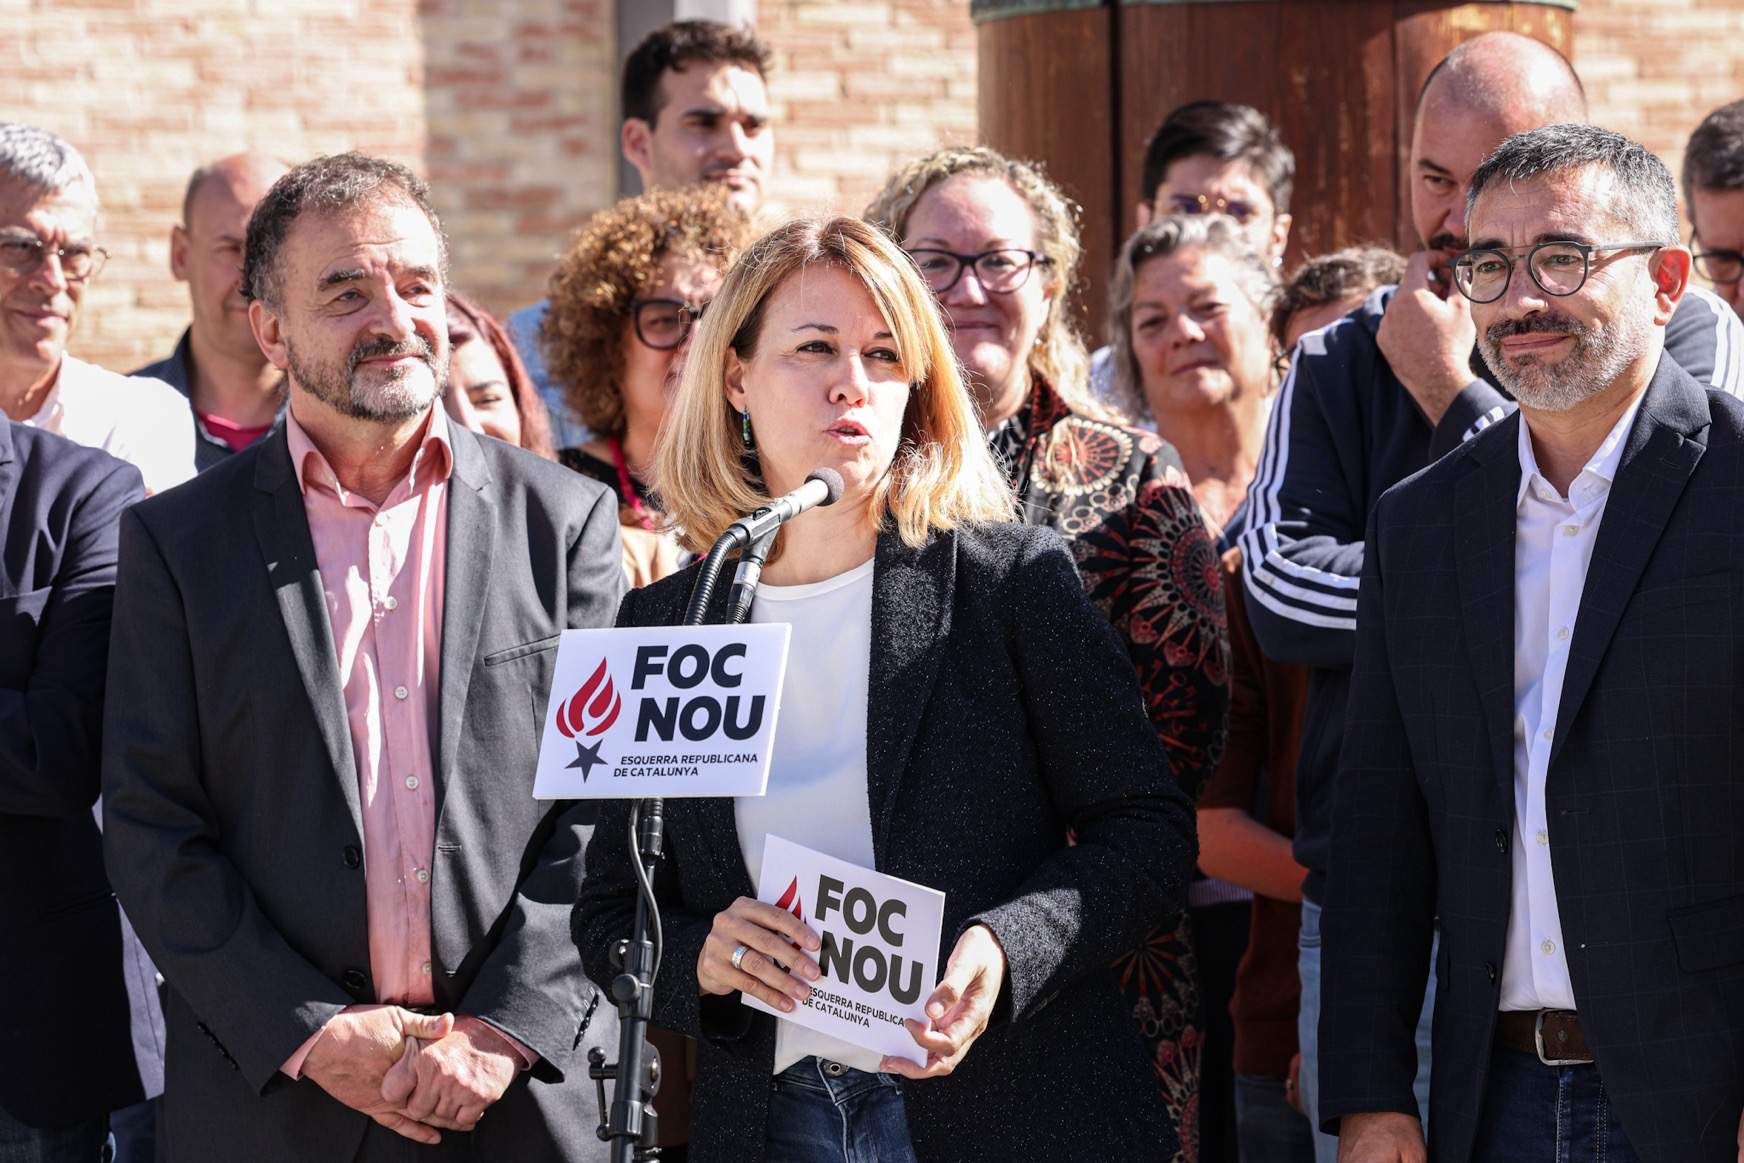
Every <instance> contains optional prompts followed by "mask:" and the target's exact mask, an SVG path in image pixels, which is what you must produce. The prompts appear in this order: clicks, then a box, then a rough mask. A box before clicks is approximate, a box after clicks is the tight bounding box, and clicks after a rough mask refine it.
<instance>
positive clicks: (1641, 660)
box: [1320, 359, 1744, 1163]
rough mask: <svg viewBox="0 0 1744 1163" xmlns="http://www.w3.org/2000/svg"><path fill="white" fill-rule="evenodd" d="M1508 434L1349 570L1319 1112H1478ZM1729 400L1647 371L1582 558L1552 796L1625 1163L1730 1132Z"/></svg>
mask: <svg viewBox="0 0 1744 1163" xmlns="http://www.w3.org/2000/svg"><path fill="white" fill-rule="evenodd" d="M1520 423H1521V421H1520V419H1519V418H1518V417H1517V416H1515V417H1510V418H1508V419H1507V420H1505V421H1502V422H1501V423H1499V424H1497V425H1496V426H1495V428H1496V430H1495V431H1490V432H1485V433H1483V434H1482V435H1480V436H1478V437H1477V438H1476V439H1474V440H1472V441H1470V442H1469V443H1467V444H1466V445H1465V446H1464V447H1463V448H1461V449H1459V450H1458V451H1456V452H1454V453H1453V454H1451V455H1449V456H1447V457H1446V458H1444V459H1442V460H1440V461H1438V462H1437V463H1436V464H1435V465H1434V466H1432V467H1431V468H1429V469H1428V470H1426V471H1424V472H1423V473H1422V474H1420V475H1418V476H1416V477H1414V478H1412V479H1411V480H1409V481H1407V482H1406V483H1404V484H1402V485H1400V486H1399V487H1398V488H1396V489H1393V490H1391V491H1390V492H1388V493H1387V494H1386V495H1384V496H1383V497H1382V498H1381V499H1380V502H1379V503H1378V504H1377V505H1376V506H1375V513H1374V520H1373V523H1372V525H1371V526H1370V537H1371V540H1370V544H1371V546H1372V548H1373V551H1372V552H1371V553H1369V554H1368V555H1367V560H1366V561H1365V562H1364V563H1363V576H1362V599H1361V606H1360V609H1359V611H1358V617H1357V636H1356V637H1357V647H1356V665H1355V671H1354V676H1353V679H1352V684H1351V698H1350V719H1349V723H1348V726H1347V739H1346V741H1345V747H1344V757H1343V760H1342V762H1341V764H1340V767H1339V775H1338V781H1339V782H1338V792H1337V795H1336V797H1335V800H1336V802H1335V804H1334V810H1333V832H1332V844H1331V853H1330V855H1331V875H1330V876H1329V878H1328V880H1327V898H1326V913H1325V917H1324V918H1323V922H1322V928H1321V935H1322V938H1323V940H1324V947H1323V949H1322V954H1321V956H1322V966H1321V980H1322V982H1323V985H1324V992H1323V994H1322V1004H1321V1017H1320V1114H1321V1117H1322V1119H1323V1120H1326V1121H1327V1122H1329V1123H1330V1122H1336V1121H1337V1120H1338V1118H1339V1117H1340V1116H1342V1115H1346V1114H1352V1113H1356V1112H1359V1111H1398V1112H1404V1113H1410V1114H1412V1115H1415V1114H1416V1113H1417V1104H1416V1101H1415V1099H1414V1098H1413V1096H1412V1091H1411V1084H1412V1078H1413V1076H1414V1074H1415V1073H1416V1068H1417V1056H1416V1048H1415V1042H1414V1039H1413V1030H1414V1028H1415V1026H1416V1024H1417V1013H1418V1010H1419V1009H1420V1007H1421V1006H1422V1004H1423V987H1424V977H1425V974H1426V972H1427V969H1428V965H1429V951H1430V941H1431V937H1432V929H1431V926H1432V923H1433V921H1434V919H1435V918H1437V917H1438V918H1439V919H1440V928H1441V946H1440V953H1439V954H1438V958H1437V963H1436V966H1435V972H1436V981H1437V990H1436V995H1435V1032H1434V1049H1433V1052H1432V1057H1433V1060H1434V1063H1435V1070H1434V1075H1433V1079H1432V1082H1431V1089H1430V1100H1429V1135H1430V1141H1429V1157H1430V1158H1431V1159H1434V1160H1437V1161H1438V1163H1465V1161H1466V1160H1468V1159H1469V1158H1470V1157H1471V1151H1472V1143H1473V1137H1474V1135H1475V1133H1476V1130H1477V1128H1478V1126H1480V1125H1481V1121H1482V1119H1483V1118H1484V1117H1485V1116H1484V1112H1483V1110H1482V1102H1483V1096H1484V1087H1485V1079H1486V1073H1487V1069H1488V1065H1489V1061H1490V1052H1491V1043H1492V1039H1493V1037H1494V1028H1495V1021H1496V1013H1497V1009H1498V1006H1499V1004H1500V1000H1501V969H1502V964H1503V957H1504V951H1505V949H1506V946H1507V933H1508V919H1509V913H1510V910H1511V907H1512V896H1511V885H1512V873H1513V866H1512V857H1511V853H1510V847H1511V845H1512V843H1513V835H1514V826H1513V825H1514V810H1515V807H1514V798H1515V793H1514V745H1513V739H1514V725H1513V720H1514V708H1515V702H1514V589H1515V563H1514V535H1515V522H1516V500H1517V497H1518V492H1519V483H1520V461H1519V455H1518V452H1517V445H1518V437H1519V425H1520ZM1741 498H1744V403H1741V402H1740V401H1738V400H1736V399H1734V398H1732V397H1730V396H1727V395H1726V394H1724V393H1722V392H1718V391H1713V390H1707V389H1704V387H1703V386H1702V385H1701V384H1700V383H1698V382H1697V381H1696V380H1695V379H1694V378H1692V377H1691V376H1689V375H1688V374H1686V373H1685V372H1684V371H1683V370H1682V369H1681V368H1679V367H1678V366H1677V364H1676V363H1674V362H1673V361H1672V360H1670V359H1662V360H1661V361H1660V363H1659V367H1658V370H1657V372H1656V373H1655V375H1654V378H1653V380H1652V383H1651V384H1650V385H1649V387H1648V389H1647V395H1646V398H1645V399H1644V401H1643V402H1642V405H1641V410H1640V412H1639V413H1638V414H1637V416H1636V420H1635V424H1634V427H1633V428H1632V429H1631V430H1630V432H1629V435H1628V437H1627V439H1626V442H1625V445H1624V452H1623V457H1622V462H1621V464H1620V466H1619V468H1618V471H1617V477H1616V480H1615V481H1614V482H1613V484H1612V485H1611V490H1610V495H1609V498H1608V500H1607V501H1606V503H1605V511H1604V516H1603V518H1602V520H1601V523H1600V525H1599V531H1598V536H1597V539H1596V541H1595V544H1594V546H1593V556H1592V563H1591V565H1590V566H1589V567H1588V571H1587V576H1586V584H1585V588H1584V589H1583V591H1582V594H1581V603H1580V612H1579V614H1578V615H1577V616H1576V619H1575V624H1574V636H1573V638H1572V639H1571V640H1570V644H1569V656H1568V670H1567V674H1566V677H1565V678H1564V680H1563V688H1562V700H1561V705H1560V709H1559V711H1558V714H1557V721H1556V724H1555V726H1554V728H1553V731H1554V734H1553V736H1552V738H1553V739H1554V743H1553V745H1552V750H1551V753H1550V767H1549V771H1548V774H1547V777H1546V782H1545V807H1546V816H1547V819H1548V820H1549V823H1550V827H1549V837H1550V858H1551V865H1552V868H1553V870H1554V873H1555V882H1556V901H1557V908H1558V912H1559V913H1560V917H1561V922H1562V936H1563V942H1562V946H1563V954H1564V956H1566V957H1567V959H1568V969H1569V979H1570V982H1571V983H1572V985H1573V986H1574V996H1575V1003H1576V1007H1577V1008H1578V1010H1579V1011H1580V1018H1581V1028H1582V1030H1583V1032H1584V1033H1585V1034H1586V1037H1587V1042H1588V1044H1589V1045H1590V1046H1591V1048H1592V1051H1593V1054H1594V1057H1595V1059H1596V1060H1597V1062H1598V1067H1599V1072H1600V1074H1601V1075H1602V1076H1603V1078H1604V1080H1605V1094H1606V1096H1607V1098H1608V1099H1609V1101H1610V1102H1611V1104H1612V1106H1613V1107H1614V1108H1615V1110H1616V1112H1617V1116H1618V1118H1619V1119H1620V1120H1621V1122H1622V1124H1623V1131H1624V1134H1625V1135H1626V1136H1627V1137H1628V1140H1629V1143H1630V1146H1632V1147H1633V1148H1634V1150H1635V1154H1636V1155H1638V1156H1639V1157H1640V1159H1641V1160H1642V1163H1721V1161H1722V1160H1723V1161H1724V1163H1733V1160H1735V1159H1736V1158H1737V1151H1738V1147H1737V1142H1736V1135H1737V1130H1738V1117H1739V1113H1740V1111H1741V1110H1744V858H1741V856H1740V854H1741V853H1744V716H1741V715H1740V714H1739V690H1740V687H1739V681H1740V665H1741V664H1744V634H1741V632H1744V614H1741V613H1740V606H1739V600H1740V586H1741V582H1740V579H1741V578H1744V504H1741V503H1740V500H1741Z"/></svg>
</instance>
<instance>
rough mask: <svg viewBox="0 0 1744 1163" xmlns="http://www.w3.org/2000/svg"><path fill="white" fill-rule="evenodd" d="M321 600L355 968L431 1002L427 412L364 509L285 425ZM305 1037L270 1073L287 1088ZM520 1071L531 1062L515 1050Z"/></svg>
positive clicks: (433, 583)
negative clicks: (279, 1071) (354, 814)
mask: <svg viewBox="0 0 1744 1163" xmlns="http://www.w3.org/2000/svg"><path fill="white" fill-rule="evenodd" d="M285 437H286V440H287V442H288V443H289V445H290V453H291V465H292V467H293V468H294V469H295V471H296V474H297V483H298V485H299V487H300V488H301V490H302V493H303V510H304V512H305V513H306V514H307V516H308V520H309V536H310V538H311V539H312V540H313V542H314V545H315V562H316V565H317V566H318V567H319V569H320V571H321V590H322V593H323V594H324V595H325V597H326V600H327V618H328V621H329V623H330V624H331V626H332V630H333V647H334V653H335V654H336V655H337V656H338V659H339V681H340V686H341V689H342V691H343V693H344V699H345V718H346V722H347V724H348V726H349V728H350V731H351V753H352V757H353V759H354V761H355V765H356V768H357V791H358V801H359V803H360V804H361V805H362V809H363V870H364V886H365V901H366V906H367V915H368V919H369V964H370V972H371V975H372V977H373V978H374V981H375V994H376V998H377V999H378V1001H380V1002H382V1003H390V1004H394V1005H403V1006H408V1007H427V1006H429V1005H431V1004H432V1003H433V1002H434V1001H435V999H436V998H435V990H434V988H433V984H432V981H431V957H430V875H431V872H430V865H431V860H432V857H433V856H434V854H435V845H436V800H435V782H434V780H435V767H436V763H435V754H434V752H435V743H434V739H435V735H434V727H435V724H436V721H437V715H438V707H439V699H440V685H439V683H440V678H441V660H442V590H443V576H444V573H445V567H446V564H447V550H448V534H447V516H448V481H449V476H450V474H451V473H452V471H453V468H454V454H453V448H452V446H451V445H450V444H449V437H448V420H447V417H446V416H445V415H444V413H443V409H442V408H441V407H434V408H431V409H430V418H429V420H428V421H427V423H426V427H425V430H424V435H423V437H422V438H421V439H420V441H419V445H418V451H417V453H416V454H414V456H413V457H412V465H411V469H410V471H409V472H408V473H407V474H406V477H405V479H404V480H402V481H400V482H398V483H397V484H396V485H395V486H394V489H393V491H392V492H391V493H389V494H388V496H387V498H386V499H385V500H384V501H383V502H382V503H381V504H380V505H376V504H373V503H372V502H370V501H369V500H368V499H366V498H364V497H360V496H358V495H357V494H356V493H352V492H349V491H347V490H346V488H345V487H344V486H343V485H341V484H340V483H339V478H338V477H337V476H336V475H335V474H334V472H333V469H332V467H331V466H330V465H329V464H328V463H327V458H326V457H324V456H323V455H321V451H320V449H318V448H316V447H315V444H314V442H313V441H312V440H310V439H309V434H308V433H307V432H306V431H305V430H304V429H303V427H302V425H300V424H298V423H297V418H296V414H295V413H294V412H293V411H287V412H286V413H285ZM320 1037H321V1031H317V1032H316V1033H315V1034H314V1035H313V1036H312V1037H310V1038H309V1040H308V1041H307V1042H305V1043H304V1044H303V1045H302V1046H301V1047H300V1048H299V1049H298V1050H297V1052H296V1053H295V1054H293V1055H292V1056H291V1057H290V1059H289V1060H287V1061H286V1063H285V1065H284V1067H283V1069H284V1072H285V1073H286V1074H289V1075H290V1076H291V1077H292V1078H297V1077H300V1075H301V1072H302V1065H303V1060H304V1059H305V1058H306V1057H307V1056H308V1053H309V1051H310V1050H311V1049H312V1048H313V1047H314V1045H315V1043H316V1042H317V1041H319V1040H320ZM511 1042H512V1043H513V1044H514V1045H515V1048H516V1049H517V1050H518V1051H521V1052H522V1053H521V1056H522V1061H523V1064H524V1065H530V1064H531V1062H532V1061H533V1060H534V1058H535V1057H536V1056H534V1055H533V1054H532V1053H531V1052H530V1051H527V1050H526V1049H525V1047H522V1046H520V1044H519V1043H514V1042H513V1039H511Z"/></svg>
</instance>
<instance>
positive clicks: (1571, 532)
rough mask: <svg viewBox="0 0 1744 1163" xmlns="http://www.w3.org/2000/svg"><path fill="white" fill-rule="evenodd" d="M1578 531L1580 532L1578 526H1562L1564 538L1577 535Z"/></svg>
mask: <svg viewBox="0 0 1744 1163" xmlns="http://www.w3.org/2000/svg"><path fill="white" fill-rule="evenodd" d="M1580 530H1581V527H1580V526H1579V525H1564V526H1563V527H1562V535H1563V536H1564V537H1573V536H1575V535H1576V534H1577V533H1579V532H1580Z"/></svg>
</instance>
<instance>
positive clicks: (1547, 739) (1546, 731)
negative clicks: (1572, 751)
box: [1544, 727, 1556, 743]
mask: <svg viewBox="0 0 1744 1163" xmlns="http://www.w3.org/2000/svg"><path fill="white" fill-rule="evenodd" d="M1554 734H1556V732H1555V731H1553V730H1552V729H1551V728H1549V727H1546V728H1544V741H1545V742H1546V743H1548V742H1550V737H1551V736H1552V735H1554Z"/></svg>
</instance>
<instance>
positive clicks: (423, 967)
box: [418, 961, 430, 977]
mask: <svg viewBox="0 0 1744 1163" xmlns="http://www.w3.org/2000/svg"><path fill="white" fill-rule="evenodd" d="M418 972H420V973H422V974H423V975H424V976H425V977H429V976H430V963H429V962H428V961H426V962H424V964H422V965H420V966H418Z"/></svg>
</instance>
